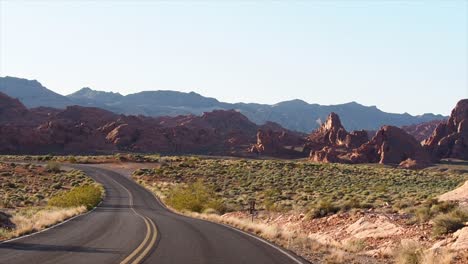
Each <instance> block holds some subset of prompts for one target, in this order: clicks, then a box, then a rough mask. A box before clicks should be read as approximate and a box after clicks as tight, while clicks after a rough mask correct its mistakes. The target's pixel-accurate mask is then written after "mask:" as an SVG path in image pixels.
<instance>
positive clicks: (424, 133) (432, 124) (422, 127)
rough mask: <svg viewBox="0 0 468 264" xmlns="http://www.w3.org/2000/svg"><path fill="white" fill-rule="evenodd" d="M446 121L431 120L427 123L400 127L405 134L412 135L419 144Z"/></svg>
mask: <svg viewBox="0 0 468 264" xmlns="http://www.w3.org/2000/svg"><path fill="white" fill-rule="evenodd" d="M446 121H447V120H432V121H429V122H423V123H419V124H414V125H409V126H402V127H401V129H403V130H404V131H405V132H406V133H408V134H410V135H412V136H413V137H414V138H415V139H416V140H417V141H419V142H421V141H423V140H425V139H427V138H428V137H430V136H431V135H432V132H434V129H435V128H436V127H437V126H438V125H439V124H440V123H443V122H446Z"/></svg>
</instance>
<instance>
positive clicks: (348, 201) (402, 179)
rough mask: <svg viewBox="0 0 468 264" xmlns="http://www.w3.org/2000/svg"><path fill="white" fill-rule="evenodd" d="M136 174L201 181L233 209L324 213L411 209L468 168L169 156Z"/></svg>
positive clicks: (156, 180) (157, 181) (166, 187)
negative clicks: (447, 169)
mask: <svg viewBox="0 0 468 264" xmlns="http://www.w3.org/2000/svg"><path fill="white" fill-rule="evenodd" d="M134 177H135V178H136V179H137V180H138V181H141V182H144V183H146V184H148V185H151V186H154V187H157V188H158V190H159V191H160V192H161V193H162V194H163V195H165V196H166V195H168V194H169V193H170V192H171V190H172V188H173V186H177V185H187V184H189V183H194V182H197V181H200V182H202V183H203V185H204V186H208V187H209V188H211V189H213V190H214V194H215V195H216V196H217V197H219V198H220V199H222V201H223V202H224V203H225V204H226V206H227V208H228V209H229V210H243V209H246V206H247V203H248V200H249V199H250V198H255V199H256V200H257V204H258V205H259V209H268V210H269V211H290V210H299V211H303V212H309V213H310V214H311V216H312V217H321V216H325V215H330V214H333V213H337V212H340V211H348V210H351V209H370V208H373V209H379V210H386V211H388V212H397V211H400V210H401V211H403V210H409V208H414V206H418V205H421V204H423V202H424V201H427V200H430V199H431V198H434V197H436V196H437V195H440V194H442V193H444V192H447V191H449V190H452V189H454V188H456V187H457V186H459V185H460V184H461V183H463V182H464V181H465V180H466V179H468V174H466V173H465V174H460V173H450V172H449V173H447V172H443V173H442V172H438V171H432V170H420V171H414V170H402V169H393V168H390V167H383V166H367V165H345V164H314V163H310V162H302V161H280V160H261V161H259V160H238V159H201V158H197V157H185V158H184V157H165V158H161V162H160V163H159V164H158V165H157V166H156V167H155V168H153V169H140V170H137V171H135V172H134Z"/></svg>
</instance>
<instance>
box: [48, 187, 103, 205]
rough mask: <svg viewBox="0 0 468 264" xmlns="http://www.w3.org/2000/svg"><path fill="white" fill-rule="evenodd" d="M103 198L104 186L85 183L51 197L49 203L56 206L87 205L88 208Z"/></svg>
mask: <svg viewBox="0 0 468 264" xmlns="http://www.w3.org/2000/svg"><path fill="white" fill-rule="evenodd" d="M101 198H102V187H100V186H97V185H85V186H80V187H75V188H73V189H71V190H70V191H66V192H62V193H60V194H58V195H56V196H53V197H52V198H50V199H49V202H48V205H49V206H54V207H63V208H67V207H78V206H85V207H86V208H87V209H88V210H90V209H92V208H94V207H96V206H97V205H98V203H99V202H100V201H101Z"/></svg>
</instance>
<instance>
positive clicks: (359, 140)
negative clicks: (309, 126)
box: [304, 113, 369, 154]
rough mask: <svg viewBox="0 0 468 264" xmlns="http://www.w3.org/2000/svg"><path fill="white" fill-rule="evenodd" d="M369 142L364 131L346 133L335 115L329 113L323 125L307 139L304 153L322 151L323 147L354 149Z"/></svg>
mask: <svg viewBox="0 0 468 264" xmlns="http://www.w3.org/2000/svg"><path fill="white" fill-rule="evenodd" d="M368 140H369V138H368V135H367V132H366V131H364V130H361V131H353V132H351V133H348V132H347V131H346V129H345V128H344V127H343V125H342V124H341V121H340V117H339V116H338V115H337V114H335V113H330V115H329V116H328V118H327V120H326V122H325V123H323V124H322V125H321V126H320V127H319V128H318V129H317V130H315V131H314V132H312V133H311V134H310V135H309V136H308V137H307V142H306V144H305V146H304V151H306V152H310V153H311V154H312V152H314V151H319V150H322V149H323V148H324V147H341V148H347V149H349V148H356V147H359V146H361V145H362V144H364V143H365V142H367V141H368Z"/></svg>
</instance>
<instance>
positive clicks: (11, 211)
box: [0, 161, 103, 239]
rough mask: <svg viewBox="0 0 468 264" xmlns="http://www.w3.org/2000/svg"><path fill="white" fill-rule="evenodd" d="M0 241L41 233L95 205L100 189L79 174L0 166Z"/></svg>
mask: <svg viewBox="0 0 468 264" xmlns="http://www.w3.org/2000/svg"><path fill="white" fill-rule="evenodd" d="M0 185H1V188H0V239H5V238H12V237H15V236H20V235H23V234H27V233H31V232H34V231H38V230H41V229H44V228H46V227H48V226H50V225H53V224H55V223H58V222H61V221H63V220H65V219H67V218H70V217H72V216H75V215H78V214H81V213H83V212H85V211H86V210H89V209H91V208H93V207H95V206H96V205H97V203H99V201H100V200H101V196H102V193H103V190H102V187H101V186H99V185H97V184H96V183H95V182H94V180H92V179H91V178H89V177H87V176H86V175H85V174H84V173H83V172H82V171H78V170H68V171H65V170H63V169H62V168H61V165H60V164H59V163H57V162H54V161H49V162H48V163H47V164H46V165H45V166H40V165H35V164H26V163H22V164H19V163H13V162H7V163H5V162H3V163H1V162H0Z"/></svg>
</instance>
